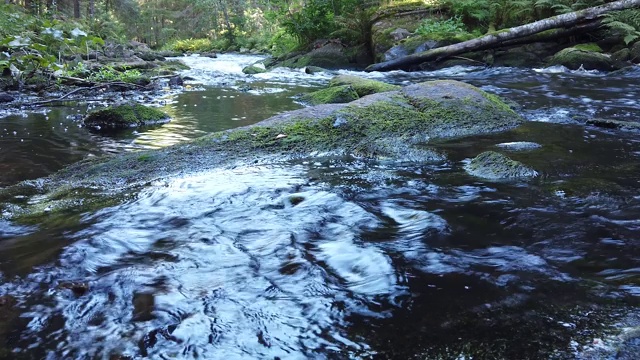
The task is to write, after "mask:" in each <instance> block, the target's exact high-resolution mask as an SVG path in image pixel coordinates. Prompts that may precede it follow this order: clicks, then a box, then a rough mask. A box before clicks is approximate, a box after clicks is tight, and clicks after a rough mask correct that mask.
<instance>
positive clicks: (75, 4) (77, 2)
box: [73, 0, 80, 19]
mask: <svg viewBox="0 0 640 360" xmlns="http://www.w3.org/2000/svg"><path fill="white" fill-rule="evenodd" d="M73 17H74V18H76V19H80V0H73Z"/></svg>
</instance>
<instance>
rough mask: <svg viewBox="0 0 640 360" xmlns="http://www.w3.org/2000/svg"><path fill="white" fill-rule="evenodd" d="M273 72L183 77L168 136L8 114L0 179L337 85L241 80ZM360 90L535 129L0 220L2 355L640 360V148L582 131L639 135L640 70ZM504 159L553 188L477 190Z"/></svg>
mask: <svg viewBox="0 0 640 360" xmlns="http://www.w3.org/2000/svg"><path fill="white" fill-rule="evenodd" d="M258 59H259V58H258V57H249V56H238V55H224V56H221V57H220V58H218V59H214V60H211V59H204V58H199V57H190V58H187V59H185V61H186V62H187V63H188V64H189V65H190V66H191V67H192V70H190V71H188V72H187V73H186V74H185V75H188V76H190V77H192V78H193V79H194V80H193V81H191V82H189V83H188V87H187V89H186V91H184V92H182V93H180V94H177V95H176V94H168V95H167V96H166V97H165V98H162V99H159V100H158V101H157V103H158V105H160V106H162V107H163V109H164V110H165V111H167V112H169V113H170V114H171V115H172V116H173V121H172V122H171V123H169V124H167V125H164V126H162V127H158V128H151V129H139V130H137V131H135V132H134V131H131V132H128V133H124V134H119V135H117V136H112V137H102V136H99V135H95V134H91V133H89V132H88V131H87V130H86V129H84V128H82V127H78V120H77V118H78V116H77V114H78V113H83V112H84V111H86V107H81V106H75V107H74V106H71V107H62V108H52V109H50V110H47V111H44V112H42V113H27V112H25V113H24V114H22V113H19V112H17V113H14V114H13V115H10V116H7V117H4V118H2V119H0V131H2V133H1V135H0V136H2V137H0V148H1V149H0V150H1V153H0V156H1V157H2V162H1V163H0V166H2V168H3V171H2V173H1V174H0V181H1V182H2V183H4V184H10V183H14V182H16V181H18V180H22V179H27V178H35V177H39V176H43V175H46V174H49V173H51V172H53V171H55V170H57V169H59V168H61V167H63V166H65V165H67V164H69V163H71V162H74V161H76V160H78V159H81V158H84V157H86V156H95V155H100V154H104V153H113V152H123V151H135V150H136V149H140V148H158V147H163V146H168V145H171V144H174V143H176V142H179V141H183V140H186V139H192V138H195V137H198V136H201V135H203V134H207V133H210V132H213V131H217V130H224V129H228V128H232V127H235V126H242V125H247V124H251V123H254V122H256V121H259V120H261V119H263V118H266V117H268V116H270V115H273V114H275V113H278V112H281V111H285V110H289V109H295V108H299V107H301V106H302V105H301V104H299V103H297V102H296V95H297V94H299V93H303V92H308V91H311V90H313V89H315V88H318V87H320V86H322V85H324V84H326V83H327V82H328V79H330V78H331V77H332V75H331V74H317V75H307V74H304V73H302V72H300V71H292V70H277V71H275V72H271V73H265V74H259V75H253V76H246V75H243V74H242V73H241V71H240V69H241V68H242V66H243V65H245V64H250V63H252V62H254V61H256V60H258ZM344 73H353V72H344ZM358 75H363V76H369V77H373V78H377V79H380V80H385V81H389V82H393V83H398V84H406V83H412V82H417V81H423V80H428V79H442V78H453V79H460V80H463V81H466V82H469V83H471V84H474V85H476V86H480V87H482V88H483V89H485V90H487V91H489V92H493V93H497V94H500V95H501V96H503V97H505V98H507V99H508V100H511V101H514V102H515V103H517V104H519V105H521V108H520V109H519V110H518V111H519V112H521V113H522V114H523V115H524V116H525V117H526V118H527V119H529V120H531V121H530V122H528V123H527V124H526V125H524V126H522V127H520V128H518V129H515V130H513V131H510V132H506V133H502V134H496V135H483V136H479V137H473V138H465V139H457V140H451V141H444V142H440V143H437V144H434V145H433V147H434V148H435V149H436V150H437V151H440V152H443V153H446V154H447V158H448V161H447V162H445V163H440V164H418V163H396V162H385V161H373V160H362V159H355V158H350V157H343V158H336V157H318V158H309V159H303V160H296V161H284V160H283V161H279V162H278V161H274V162H273V163H271V164H263V165H260V166H255V165H254V166H249V165H239V166H237V167H235V168H233V169H220V170H218V171H212V172H205V173H194V174H189V175H185V176H183V177H181V178H172V179H167V180H164V181H159V182H157V183H155V184H153V185H151V186H149V187H147V188H145V189H144V190H142V191H141V192H140V193H138V194H136V195H135V196H131V198H130V199H129V200H127V201H125V202H123V203H122V204H120V205H117V206H113V207H108V208H105V209H102V210H99V211H97V212H93V213H87V212H82V211H78V212H77V213H73V214H69V216H68V217H67V218H65V219H62V220H61V219H56V220H55V221H49V222H47V221H45V222H44V223H42V224H36V225H20V224H15V223H11V222H8V221H5V220H0V273H1V281H2V285H0V295H2V296H0V340H1V341H2V344H1V345H2V346H1V347H0V357H2V356H6V357H8V358H25V359H31V358H37V359H44V358H46V359H94V358H98V359H125V358H152V359H169V358H178V359H195V358H199V359H307V358H318V359H324V358H331V359H347V358H383V359H384V358H390V359H409V358H417V359H470V358H473V359H574V358H578V359H602V358H611V359H614V358H617V359H637V358H640V341H638V335H637V333H638V329H639V328H638V326H640V320H639V318H640V316H639V314H640V313H639V312H638V298H639V297H640V286H639V279H640V278H639V274H640V261H639V260H640V259H639V258H640V246H639V245H640V243H639V242H638V240H639V235H638V234H640V231H639V230H640V192H639V189H640V162H639V160H640V138H638V133H633V132H631V133H626V132H621V131H617V130H600V129H596V128H590V127H586V126H585V125H584V124H583V123H584V120H585V119H587V118H590V117H607V118H614V119H619V120H625V121H640V117H639V115H638V105H639V104H638V99H640V71H639V70H637V69H635V70H629V71H626V72H624V73H618V74H598V73H570V72H565V71H562V69H542V70H518V69H506V68H497V69H473V68H451V69H447V70H443V71H439V72H430V73H410V74H408V73H403V72H393V73H389V74H375V73H374V74H358ZM5 128H6V130H5ZM14 132H15V133H14ZM516 141H529V142H535V143H537V144H539V145H541V146H540V147H530V148H527V149H524V150H522V149H520V148H518V147H513V146H510V145H509V143H511V142H516ZM498 144H502V146H501V148H502V150H501V151H503V152H506V153H508V154H509V155H510V156H512V157H514V158H516V159H519V160H521V161H524V162H525V163H527V164H529V165H531V166H533V167H534V168H536V170H538V171H539V172H540V173H541V174H542V176H540V177H539V178H537V179H535V180H531V181H513V182H492V181H485V180H481V179H477V178H473V177H471V176H469V175H466V174H465V173H464V171H463V165H464V163H465V161H466V160H467V159H469V158H471V157H473V156H475V155H477V154H478V153H479V152H481V151H484V150H487V149H498V147H496V145H498ZM624 328H628V329H626V330H625V329H624ZM629 329H631V330H629ZM622 330H625V331H626V332H625V336H624V337H622V338H615V337H614V336H615V335H616V334H618V333H620V331H622ZM627 330H628V331H627ZM634 334H635V335H634ZM621 344H622V345H621ZM612 346H619V347H616V348H613V347H612Z"/></svg>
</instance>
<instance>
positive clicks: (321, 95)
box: [302, 85, 359, 105]
mask: <svg viewBox="0 0 640 360" xmlns="http://www.w3.org/2000/svg"><path fill="white" fill-rule="evenodd" d="M358 98H359V96H358V93H357V92H356V90H354V89H353V87H352V86H349V85H341V86H332V87H329V88H327V89H322V90H318V91H314V92H312V93H310V94H305V95H304V96H302V101H304V102H307V103H309V104H312V105H320V104H339V103H348V102H351V101H353V100H356V99H358Z"/></svg>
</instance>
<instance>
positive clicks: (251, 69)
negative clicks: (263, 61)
mask: <svg viewBox="0 0 640 360" xmlns="http://www.w3.org/2000/svg"><path fill="white" fill-rule="evenodd" d="M242 72H243V73H245V74H247V75H252V74H261V73H263V72H267V70H266V69H263V68H261V67H259V66H256V65H250V66H247V67H245V68H244V69H242Z"/></svg>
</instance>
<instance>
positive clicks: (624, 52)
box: [611, 48, 631, 61]
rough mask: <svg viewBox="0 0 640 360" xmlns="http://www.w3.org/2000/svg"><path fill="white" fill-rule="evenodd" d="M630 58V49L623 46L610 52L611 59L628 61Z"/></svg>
mask: <svg viewBox="0 0 640 360" xmlns="http://www.w3.org/2000/svg"><path fill="white" fill-rule="evenodd" d="M630 58H631V50H629V49H627V48H624V49H620V50H618V51H616V52H614V53H613V54H611V59H612V60H613V61H628V60H629V59H630Z"/></svg>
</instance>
